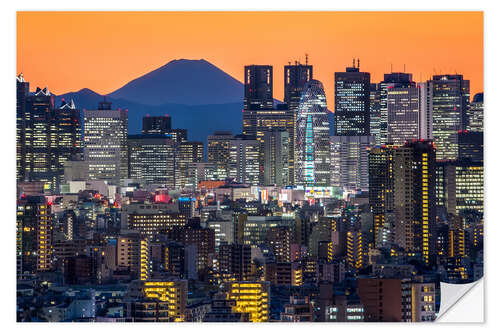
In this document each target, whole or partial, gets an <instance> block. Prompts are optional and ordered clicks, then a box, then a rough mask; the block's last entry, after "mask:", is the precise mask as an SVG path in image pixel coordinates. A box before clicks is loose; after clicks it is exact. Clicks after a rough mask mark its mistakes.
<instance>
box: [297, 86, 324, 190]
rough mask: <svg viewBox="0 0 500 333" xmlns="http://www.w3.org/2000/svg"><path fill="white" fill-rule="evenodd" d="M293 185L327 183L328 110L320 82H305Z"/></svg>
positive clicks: (299, 114) (298, 115) (298, 122)
mask: <svg viewBox="0 0 500 333" xmlns="http://www.w3.org/2000/svg"><path fill="white" fill-rule="evenodd" d="M296 126H297V136H296V138H295V140H296V141H295V142H296V145H295V149H296V156H295V184H297V185H314V186H327V185H328V184H329V183H330V145H329V139H330V136H329V132H330V129H329V123H328V109H327V107H326V97H325V91H324V89H323V84H322V83H321V82H320V81H317V80H311V81H309V82H308V83H307V84H306V86H305V88H304V91H303V93H302V97H301V99H300V105H299V109H298V113H297V125H296Z"/></svg>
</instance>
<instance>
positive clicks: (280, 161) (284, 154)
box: [263, 130, 291, 186]
mask: <svg viewBox="0 0 500 333" xmlns="http://www.w3.org/2000/svg"><path fill="white" fill-rule="evenodd" d="M290 143H291V141H290V136H289V135H288V132H286V131H279V130H273V131H265V132H264V137H263V146H264V183H263V184H265V185H273V184H275V185H277V186H285V185H288V184H290V183H289V164H290V163H289V159H290V154H289V149H290Z"/></svg>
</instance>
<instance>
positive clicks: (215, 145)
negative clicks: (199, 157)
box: [207, 131, 233, 176]
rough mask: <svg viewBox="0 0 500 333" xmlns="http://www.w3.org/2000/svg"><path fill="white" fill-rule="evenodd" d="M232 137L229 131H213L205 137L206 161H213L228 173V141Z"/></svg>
mask: <svg viewBox="0 0 500 333" xmlns="http://www.w3.org/2000/svg"><path fill="white" fill-rule="evenodd" d="M232 138H233V135H232V133H231V132H230V131H215V132H214V134H213V135H209V136H208V138H207V162H214V163H216V164H217V166H219V167H220V168H221V169H223V170H224V171H225V175H226V176H227V174H228V173H229V141H231V139H232Z"/></svg>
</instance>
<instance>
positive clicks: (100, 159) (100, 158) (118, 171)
mask: <svg viewBox="0 0 500 333" xmlns="http://www.w3.org/2000/svg"><path fill="white" fill-rule="evenodd" d="M127 131H128V112H127V110H120V109H118V110H111V103H110V102H106V100H104V102H101V103H99V108H98V110H84V154H85V161H87V162H88V165H89V166H88V167H89V178H90V179H92V180H107V181H109V182H110V183H111V184H114V185H120V180H121V179H126V178H127V176H128V156H127V155H128V149H127Z"/></svg>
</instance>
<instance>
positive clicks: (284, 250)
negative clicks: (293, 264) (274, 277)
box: [266, 226, 293, 262]
mask: <svg viewBox="0 0 500 333" xmlns="http://www.w3.org/2000/svg"><path fill="white" fill-rule="evenodd" d="M292 237H293V235H292V231H291V229H290V228H289V227H285V226H281V227H271V228H269V229H268V230H267V234H266V244H268V246H269V248H270V249H271V251H272V252H273V254H274V257H275V259H276V262H290V244H291V243H292V242H293V238H292Z"/></svg>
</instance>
